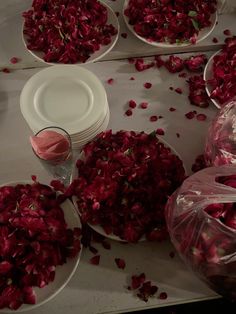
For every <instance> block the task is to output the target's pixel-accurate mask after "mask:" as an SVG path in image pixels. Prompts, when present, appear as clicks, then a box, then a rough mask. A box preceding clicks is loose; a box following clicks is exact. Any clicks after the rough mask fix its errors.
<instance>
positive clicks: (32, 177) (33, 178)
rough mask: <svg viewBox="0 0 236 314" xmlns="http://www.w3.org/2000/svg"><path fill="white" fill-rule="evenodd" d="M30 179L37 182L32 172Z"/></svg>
mask: <svg viewBox="0 0 236 314" xmlns="http://www.w3.org/2000/svg"><path fill="white" fill-rule="evenodd" d="M31 179H32V181H34V182H37V177H36V175H34V174H33V175H32V176H31Z"/></svg>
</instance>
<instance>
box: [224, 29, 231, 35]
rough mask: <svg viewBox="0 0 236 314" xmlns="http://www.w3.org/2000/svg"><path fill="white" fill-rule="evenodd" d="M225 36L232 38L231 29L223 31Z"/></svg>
mask: <svg viewBox="0 0 236 314" xmlns="http://www.w3.org/2000/svg"><path fill="white" fill-rule="evenodd" d="M223 34H224V35H226V36H231V31H230V30H229V29H225V30H224V31H223Z"/></svg>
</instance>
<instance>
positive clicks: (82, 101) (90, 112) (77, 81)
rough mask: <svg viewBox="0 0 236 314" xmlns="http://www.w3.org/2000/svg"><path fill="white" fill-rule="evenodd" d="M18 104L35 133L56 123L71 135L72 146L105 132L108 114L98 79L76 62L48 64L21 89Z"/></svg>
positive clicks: (75, 147)
mask: <svg viewBox="0 0 236 314" xmlns="http://www.w3.org/2000/svg"><path fill="white" fill-rule="evenodd" d="M20 107H21V112H22V114H23V116H24V118H25V120H26V121H27V123H28V125H29V127H30V128H31V130H32V131H33V132H34V133H36V132H38V131H39V130H41V129H43V128H44V127H47V126H59V127H61V128H63V129H65V130H66V131H67V132H68V133H69V134H70V136H71V140H72V146H73V148H74V149H81V148H82V147H83V145H85V144H86V143H87V142H89V141H90V140H92V139H93V138H94V137H95V136H96V135H97V134H99V133H100V132H102V131H104V130H105V129H106V128H107V125H108V122H109V117H110V112H109V107H108V102H107V96H106V91H105V89H104V87H103V85H102V83H101V82H100V80H99V79H98V78H97V77H96V76H95V75H94V74H93V73H92V72H90V71H88V70H87V69H85V68H83V67H80V66H75V65H56V66H51V67H48V68H46V69H44V70H42V71H40V72H38V73H37V74H35V75H34V76H32V77H31V78H30V79H29V80H28V81H27V83H26V84H25V86H24V88H23V90H22V92H21V96H20Z"/></svg>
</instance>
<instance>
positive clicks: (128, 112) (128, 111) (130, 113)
mask: <svg viewBox="0 0 236 314" xmlns="http://www.w3.org/2000/svg"><path fill="white" fill-rule="evenodd" d="M125 114H126V116H128V117H129V116H132V114H133V111H132V110H131V109H128V110H126V112H125Z"/></svg>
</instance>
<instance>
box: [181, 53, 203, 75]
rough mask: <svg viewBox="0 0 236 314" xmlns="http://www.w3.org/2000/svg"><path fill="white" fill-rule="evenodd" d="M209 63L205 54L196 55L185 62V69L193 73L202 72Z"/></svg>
mask: <svg viewBox="0 0 236 314" xmlns="http://www.w3.org/2000/svg"><path fill="white" fill-rule="evenodd" d="M206 63H207V57H206V55H204V54H200V55H194V56H191V57H189V58H188V59H186V60H184V65H185V67H186V68H187V69H188V70H189V71H191V72H201V71H203V68H204V67H205V65H206Z"/></svg>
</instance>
